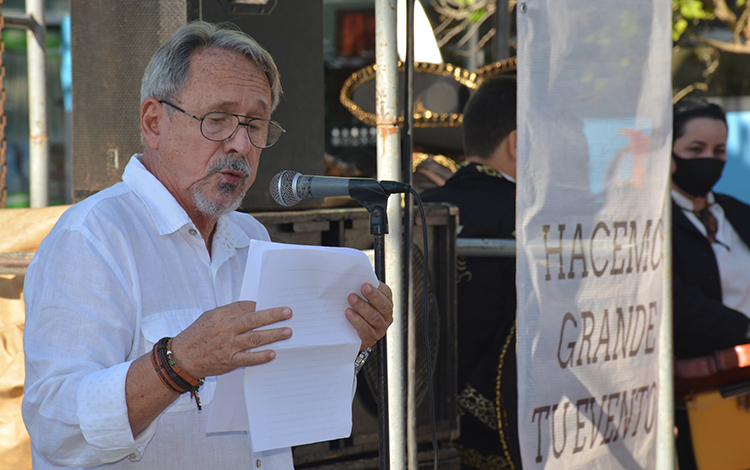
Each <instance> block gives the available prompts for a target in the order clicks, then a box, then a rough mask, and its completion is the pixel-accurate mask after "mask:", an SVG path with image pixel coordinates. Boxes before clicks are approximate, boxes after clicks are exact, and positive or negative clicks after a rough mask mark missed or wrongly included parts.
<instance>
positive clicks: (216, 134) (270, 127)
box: [201, 112, 283, 148]
mask: <svg viewBox="0 0 750 470" xmlns="http://www.w3.org/2000/svg"><path fill="white" fill-rule="evenodd" d="M240 125H241V126H243V127H245V129H246V130H247V135H248V137H249V138H250V142H252V144H253V145H254V146H256V147H259V148H268V147H271V146H272V145H274V144H275V143H276V142H278V140H279V137H281V133H282V132H283V131H282V129H281V127H279V126H278V125H276V124H274V123H272V122H270V121H266V120H264V119H252V120H250V121H249V122H247V123H241V122H240V119H239V118H238V117H237V116H235V115H234V114H228V113H218V112H217V113H208V114H206V115H205V116H204V117H203V120H202V121H201V132H202V133H203V136H204V137H206V138H207V139H209V140H214V141H219V142H220V141H223V140H226V139H228V138H229V137H231V136H232V135H233V134H234V132H235V129H237V127H239V126H240Z"/></svg>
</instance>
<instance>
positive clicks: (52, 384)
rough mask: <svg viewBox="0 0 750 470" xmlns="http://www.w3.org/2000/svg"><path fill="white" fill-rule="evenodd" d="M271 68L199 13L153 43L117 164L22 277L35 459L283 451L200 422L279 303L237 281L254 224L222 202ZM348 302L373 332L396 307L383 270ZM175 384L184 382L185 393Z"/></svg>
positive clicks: (254, 464) (265, 356)
mask: <svg viewBox="0 0 750 470" xmlns="http://www.w3.org/2000/svg"><path fill="white" fill-rule="evenodd" d="M280 94H281V85H280V81H279V76H278V72H277V69H276V66H275V65H274V62H273V60H272V58H271V57H270V55H269V54H268V53H267V52H266V51H265V50H264V49H262V48H261V47H260V46H259V45H258V44H257V43H256V42H255V41H254V40H253V39H251V38H250V37H248V36H247V35H245V34H243V33H241V32H240V31H237V30H234V29H226V28H218V27H216V26H214V25H211V24H208V23H203V22H196V23H191V24H188V25H186V26H184V27H182V28H181V29H180V30H179V31H177V33H176V34H175V35H174V36H173V37H172V38H171V39H170V40H169V41H167V43H166V44H164V46H162V47H161V48H160V49H159V50H158V51H157V52H156V54H155V55H154V57H153V58H152V60H151V63H150V64H149V66H148V68H147V69H146V72H145V75H144V77H143V85H142V90H141V112H140V125H141V133H142V135H143V140H144V143H145V150H144V152H143V154H142V155H135V156H134V157H133V158H132V159H131V160H130V162H129V163H128V165H127V167H126V169H125V172H124V174H123V181H122V182H121V183H118V184H116V185H114V186H113V187H111V188H109V189H107V190H104V191H101V192H100V193H98V194H96V195H94V196H92V197H90V198H88V199H86V200H85V201H82V202H81V203H79V204H76V205H75V206H73V207H72V208H71V209H70V210H68V211H67V212H66V213H65V214H64V215H63V216H62V217H61V219H60V221H59V222H58V224H57V225H56V227H55V228H54V229H53V230H52V232H51V233H50V235H49V236H48V237H47V238H46V239H45V241H44V242H43V243H42V245H41V246H40V248H39V251H38V253H37V256H36V257H35V259H34V261H33V262H32V263H31V265H30V267H29V270H28V274H27V277H26V287H25V300H26V304H27V322H26V331H25V337H24V351H25V354H26V374H27V375H26V390H25V398H24V404H23V414H24V419H25V422H26V425H27V428H28V430H29V434H30V435H31V441H32V452H33V462H34V468H35V469H42V468H55V466H63V467H92V466H100V467H101V468H118V469H119V468H150V469H188V468H196V469H199V468H216V469H240V468H267V469H290V468H293V464H292V455H291V450H290V449H278V450H273V451H267V452H254V451H253V448H252V445H251V443H250V440H249V437H248V435H247V433H243V432H226V433H217V434H206V420H207V417H208V411H209V410H210V408H211V405H212V403H211V402H212V398H213V394H214V389H215V387H216V376H218V375H221V374H225V373H227V372H229V371H232V370H234V369H236V368H238V367H248V366H249V367H252V366H254V365H258V364H263V363H267V362H269V361H272V360H273V359H274V356H275V353H274V352H273V351H272V350H264V351H257V352H256V351H253V349H254V348H257V347H259V346H262V345H267V344H271V343H274V342H276V341H280V340H284V339H287V338H289V337H290V336H291V335H292V331H291V330H290V329H289V328H287V327H275V328H265V329H262V330H258V328H260V327H265V326H268V325H274V324H275V323H276V322H279V321H282V320H286V319H288V318H290V317H291V316H292V311H291V309H289V308H287V307H283V306H279V307H278V308H271V309H267V310H261V311H256V310H255V305H254V303H253V302H247V301H245V302H242V301H237V299H238V298H239V292H240V286H241V282H242V276H243V273H244V267H245V261H246V258H247V253H248V245H249V243H250V240H251V239H259V240H268V239H269V237H268V232H267V231H266V230H265V228H264V227H263V226H262V225H261V224H260V223H259V222H257V221H256V220H255V219H254V218H253V217H251V216H250V215H248V214H242V213H238V212H235V209H237V208H238V207H239V205H240V203H241V201H242V198H243V196H244V195H245V193H246V191H247V190H248V188H249V187H250V185H251V184H252V183H253V181H254V179H255V176H256V170H257V168H258V164H259V160H260V153H261V150H262V149H264V148H268V147H270V146H272V145H274V144H275V143H276V142H277V140H278V139H279V137H280V136H281V134H282V133H283V132H284V131H283V129H282V128H281V127H280V125H279V124H278V123H275V122H274V121H271V120H270V118H271V113H272V112H273V110H274V108H275V107H276V105H277V104H278V102H279V95H280ZM348 301H349V304H350V306H351V308H348V309H346V311H345V312H342V314H345V315H346V316H347V318H348V320H349V321H350V322H351V324H352V325H353V326H354V328H355V329H356V330H357V331H358V333H359V335H360V338H361V340H362V346H361V347H362V350H363V351H364V350H366V348H368V347H370V346H372V345H373V344H374V343H375V342H377V341H378V340H379V339H380V338H382V337H383V336H384V334H385V332H386V329H387V328H388V326H389V325H390V323H391V322H392V320H393V319H392V296H391V291H390V289H389V288H388V286H386V285H384V284H380V285H379V286H371V285H369V284H365V285H363V286H362V288H361V295H357V294H355V293H352V294H351V295H349V297H348ZM188 392H189V393H188Z"/></svg>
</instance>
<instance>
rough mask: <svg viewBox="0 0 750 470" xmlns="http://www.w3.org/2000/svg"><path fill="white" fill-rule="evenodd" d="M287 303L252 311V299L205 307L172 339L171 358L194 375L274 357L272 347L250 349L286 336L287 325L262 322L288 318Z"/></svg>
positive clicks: (256, 362)
mask: <svg viewBox="0 0 750 470" xmlns="http://www.w3.org/2000/svg"><path fill="white" fill-rule="evenodd" d="M291 317H292V310H291V309H290V308H289V307H277V308H269V309H267V310H260V311H255V302H252V301H239V302H234V303H231V304H228V305H224V306H222V307H217V308H215V309H213V310H209V311H207V312H205V313H203V315H201V316H200V317H198V319H197V320H195V322H193V324H192V325H190V326H189V327H188V328H186V329H185V331H183V332H182V333H180V334H178V335H177V336H175V337H174V339H173V340H172V352H173V354H174V359H175V362H176V363H177V364H178V365H179V366H180V367H181V368H182V369H183V370H185V372H187V373H188V374H190V375H191V376H192V377H195V378H202V377H207V376H212V375H221V374H225V373H227V372H230V371H232V370H234V369H236V368H238V367H243V366H254V365H257V364H263V363H266V362H269V361H271V360H272V359H273V358H274V357H276V353H275V352H274V351H272V350H265V351H257V352H255V351H253V349H255V348H257V347H260V346H264V345H266V344H271V343H274V342H276V341H281V340H285V339H289V338H290V337H291V336H292V330H291V328H287V327H283V328H269V329H263V330H257V328H260V327H262V326H266V325H272V324H274V323H276V322H279V321H283V320H288V319H289V318H291Z"/></svg>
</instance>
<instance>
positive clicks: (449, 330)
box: [254, 204, 460, 470]
mask: <svg viewBox="0 0 750 470" xmlns="http://www.w3.org/2000/svg"><path fill="white" fill-rule="evenodd" d="M254 215H255V216H256V218H258V220H260V221H261V222H263V224H264V225H265V226H266V227H267V228H268V230H269V233H270V235H271V239H272V240H273V241H277V242H284V243H298V244H310V245H323V246H348V247H352V248H358V249H361V250H370V249H372V246H373V237H372V235H370V216H369V214H368V213H367V211H365V210H364V209H362V208H336V209H315V210H308V211H294V212H276V213H273V212H266V213H255V214H254ZM426 221H427V237H428V242H427V244H428V250H427V252H426V253H425V247H424V243H423V241H422V224H421V221H420V220H419V217H418V216H417V217H415V226H414V228H413V245H412V259H413V277H412V285H413V287H412V304H413V310H412V311H411V312H410V313H409V314H410V315H414V316H415V317H414V320H415V324H416V328H417V330H418V331H417V332H416V337H417V346H416V367H415V370H414V375H415V378H416V384H417V386H416V401H417V423H416V424H417V426H416V428H417V429H416V432H417V442H418V445H419V455H418V459H419V466H420V468H424V469H430V468H433V467H432V463H433V462H432V459H433V454H432V439H431V430H430V417H429V403H428V395H427V366H426V354H427V353H426V349H425V348H424V343H423V341H422V337H423V330H422V328H423V327H426V328H427V335H428V337H429V344H430V348H429V354H430V359H431V361H430V362H431V365H432V377H433V396H434V400H435V429H436V433H437V439H438V449H439V468H441V469H443V470H452V469H456V470H458V469H459V467H460V465H459V460H458V456H457V453H456V451H455V449H454V448H453V447H452V444H451V443H452V441H453V440H454V439H455V438H456V437H457V436H458V421H457V415H456V393H455V390H456V274H455V273H456V265H455V259H456V253H455V246H456V243H455V242H456V226H457V223H458V211H457V209H456V208H455V207H451V206H448V205H444V204H427V205H426ZM425 255H426V256H425ZM425 258H426V259H427V261H428V263H427V264H428V267H427V271H426V272H427V279H428V288H427V295H428V301H429V304H428V305H429V306H428V310H427V315H426V322H425V321H424V319H425V316H423V308H422V305H423V301H422V292H423V288H422V276H423V274H424V273H425V270H424V263H423V261H424V259H425ZM403 393H404V394H405V393H406V391H405V390H404V391H403ZM375 397H377V356H375V357H373V356H371V357H370V359H368V361H367V363H365V366H364V368H363V369H362V370H361V371H360V373H359V376H358V380H357V394H356V395H355V398H354V403H353V428H352V435H351V437H349V438H347V439H339V440H334V441H329V442H321V443H316V444H310V445H305V446H299V447H296V448H295V449H294V462H295V467H296V468H297V469H299V470H305V469H306V470H313V469H314V470H345V469H346V470H351V469H358V470H371V469H372V470H374V469H377V468H378V447H379V440H378V439H379V436H378V415H377V401H376V398H375Z"/></svg>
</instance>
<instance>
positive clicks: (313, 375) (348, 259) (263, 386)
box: [207, 240, 378, 451]
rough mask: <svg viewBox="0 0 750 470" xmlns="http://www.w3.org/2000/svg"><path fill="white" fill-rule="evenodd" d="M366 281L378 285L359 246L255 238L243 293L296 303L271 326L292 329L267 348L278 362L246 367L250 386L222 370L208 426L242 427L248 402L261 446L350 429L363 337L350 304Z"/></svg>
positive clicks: (270, 303)
mask: <svg viewBox="0 0 750 470" xmlns="http://www.w3.org/2000/svg"><path fill="white" fill-rule="evenodd" d="M261 273H262V275H261ZM365 282H369V283H370V284H372V285H377V284H378V280H377V277H376V276H375V273H374V271H373V269H372V264H371V262H370V260H369V258H368V257H367V255H365V254H364V253H363V252H361V251H359V250H354V249H351V248H339V247H314V246H300V245H290V244H280V243H272V242H258V241H255V240H254V241H252V243H251V246H250V252H249V254H248V261H247V268H246V272H245V279H244V281H243V289H242V293H241V295H240V298H241V299H242V300H253V299H254V300H255V301H256V302H257V308H258V309H259V310H260V309H264V308H270V307H277V306H289V307H291V308H292V311H293V312H294V313H293V316H292V318H291V319H290V320H287V321H286V322H282V323H279V324H276V325H274V326H272V327H277V326H279V325H285V326H289V327H290V328H292V331H293V334H292V337H291V338H290V339H289V340H286V341H282V342H278V343H274V344H273V345H269V346H268V347H266V348H265V349H273V350H275V351H276V353H277V357H276V358H275V359H274V360H273V361H271V362H270V363H268V364H264V365H261V366H254V367H247V368H245V369H244V390H237V388H238V387H237V376H236V375H235V373H232V374H227V375H226V376H220V377H219V379H218V383H217V390H216V398H219V397H221V400H219V401H217V402H216V403H214V405H213V406H212V408H211V414H210V416H209V420H208V428H207V431H208V432H220V431H230V430H243V429H242V428H243V426H239V425H238V421H237V420H236V416H237V414H238V411H239V410H241V409H243V408H245V407H246V409H247V415H246V416H247V417H248V423H249V426H248V427H249V431H250V437H251V441H252V443H253V449H254V450H256V451H262V450H268V449H274V448H279V447H288V446H292V445H301V444H307V443H311V442H319V441H324V440H330V439H337V438H342V437H347V436H349V435H350V434H351V398H352V383H353V380H354V358H355V357H356V355H357V352H358V350H359V347H360V339H359V336H358V335H357V332H356V330H355V329H354V327H352V325H351V324H350V323H349V321H348V320H347V319H346V316H345V315H344V311H345V310H346V308H347V307H348V306H349V304H348V301H347V296H348V295H349V294H350V293H352V292H356V293H359V289H360V287H361V285H362V284H363V283H365ZM230 388H231V389H232V391H228V390H230ZM243 395H244V397H243ZM238 399H239V400H242V401H243V402H244V403H238V402H237V400H238ZM245 429H247V428H245Z"/></svg>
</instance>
